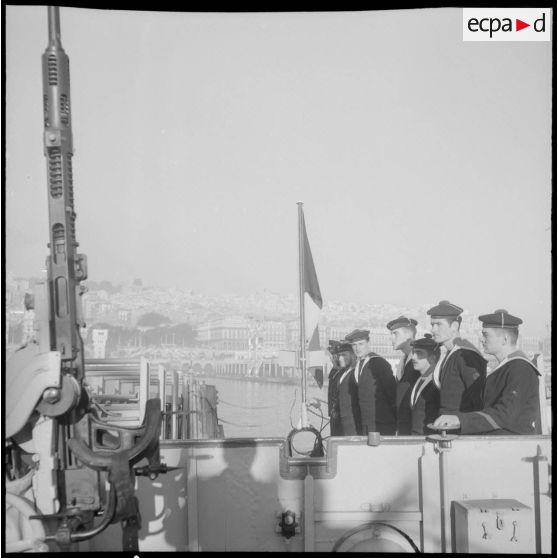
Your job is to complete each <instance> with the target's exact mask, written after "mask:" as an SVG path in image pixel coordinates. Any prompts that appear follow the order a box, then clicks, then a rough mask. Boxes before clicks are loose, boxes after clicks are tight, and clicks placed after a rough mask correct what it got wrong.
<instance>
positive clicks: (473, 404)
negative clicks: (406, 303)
mask: <svg viewBox="0 0 558 558" xmlns="http://www.w3.org/2000/svg"><path fill="white" fill-rule="evenodd" d="M461 312H463V308H460V307H459V306H456V305H455V304H451V302H448V301H447V300H442V301H441V302H440V303H439V304H437V305H436V306H434V307H433V308H430V310H428V311H427V314H428V315H429V316H430V324H431V327H432V336H433V339H434V341H436V342H437V343H438V344H440V345H441V349H442V356H441V358H440V360H439V361H438V364H437V365H436V368H435V369H434V373H433V381H434V383H435V384H436V386H437V387H438V389H439V390H440V414H453V413H455V412H458V411H461V412H468V411H478V410H479V409H481V408H482V399H481V395H482V388H483V387H484V381H485V379H486V364H487V362H486V360H485V358H484V357H483V356H482V354H481V353H480V351H479V350H478V349H477V348H476V347H475V346H474V345H473V344H472V343H471V342H469V341H467V340H466V339H462V338H461V337H460V336H459V327H460V325H461V316H460V314H461Z"/></svg>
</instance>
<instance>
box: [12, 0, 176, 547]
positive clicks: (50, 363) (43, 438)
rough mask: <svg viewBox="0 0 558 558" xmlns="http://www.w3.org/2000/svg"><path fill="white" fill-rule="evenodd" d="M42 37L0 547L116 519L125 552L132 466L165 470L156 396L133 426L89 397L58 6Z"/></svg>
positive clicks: (75, 538)
mask: <svg viewBox="0 0 558 558" xmlns="http://www.w3.org/2000/svg"><path fill="white" fill-rule="evenodd" d="M48 36H49V38H48V46H47V48H46V50H45V52H44V54H43V56H42V71H43V117H44V137H43V140H44V155H45V157H46V163H47V184H48V215H49V243H48V247H49V251H50V253H49V256H48V257H47V261H46V273H47V276H46V280H45V282H44V283H42V284H39V285H38V286H37V288H36V290H35V293H34V296H33V297H27V298H26V301H25V304H26V307H27V308H28V309H33V310H35V316H36V327H35V329H36V331H37V335H36V338H34V339H31V340H30V341H29V342H27V343H26V344H25V345H24V346H23V347H21V348H20V349H19V350H17V351H16V352H15V353H14V355H13V356H12V357H11V358H10V359H9V360H8V362H7V366H6V378H7V389H8V392H9V397H8V402H9V403H8V405H7V412H6V419H7V420H6V423H7V429H6V446H7V448H8V467H7V479H6V480H7V482H6V490H7V492H8V493H9V495H10V498H9V499H7V505H8V516H9V518H10V527H9V528H8V529H7V536H6V541H7V545H6V548H7V550H8V552H15V551H26V550H46V544H45V541H46V542H50V543H51V545H53V544H54V545H56V548H52V549H53V550H57V549H60V550H68V551H69V550H74V551H75V550H76V549H75V547H73V548H72V545H73V544H74V543H77V542H80V541H84V540H87V539H89V538H91V537H94V536H95V535H97V534H99V533H100V532H102V531H103V530H104V529H105V528H106V527H108V525H110V524H111V523H115V522H118V521H120V522H121V523H122V528H123V550H132V551H134V550H138V540H137V533H138V529H139V527H140V510H139V506H138V501H137V498H136V497H135V495H134V484H135V475H136V474H137V472H136V469H134V468H133V465H134V464H136V463H138V462H139V461H140V460H142V459H147V461H148V465H147V470H148V471H149V472H150V473H151V475H150V478H154V477H156V476H157V474H158V473H159V472H166V470H167V468H166V467H165V466H164V464H161V463H160V459H159V432H160V427H161V411H160V402H159V401H158V400H157V399H152V400H149V401H148V402H147V405H146V409H145V416H144V421H143V424H142V425H141V426H139V427H137V428H124V427H120V426H116V425H111V424H110V423H107V422H103V421H100V420H99V418H98V416H97V408H96V406H94V405H91V404H90V399H89V395H88V391H87V388H86V384H85V366H84V351H83V340H82V337H81V333H80V328H82V327H84V326H85V323H84V320H83V314H82V306H81V295H82V294H83V293H84V292H85V291H86V288H85V286H83V285H81V282H82V281H84V280H85V279H87V259H86V257H85V255H83V254H79V253H78V252H77V247H78V242H77V241H76V227H75V222H76V212H75V210H74V191H73V172H72V156H73V138H72V118H71V102H70V63H69V58H68V56H67V55H66V53H65V52H64V49H63V48H62V44H61V40H60V15H59V8H58V7H52V6H51V7H48ZM143 469H145V467H144V468H143ZM143 469H142V468H139V469H137V471H138V472H140V474H141V472H142V471H143ZM23 479H25V482H23ZM107 487H108V490H107ZM99 515H101V516H102V517H101V520H100V521H99V522H98V523H97V524H96V525H94V518H95V517H96V516H99ZM21 524H25V525H26V527H25V528H19V527H18V526H19V525H21ZM29 533H32V535H29Z"/></svg>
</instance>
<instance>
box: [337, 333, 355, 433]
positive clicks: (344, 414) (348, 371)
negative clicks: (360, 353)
mask: <svg viewBox="0 0 558 558" xmlns="http://www.w3.org/2000/svg"><path fill="white" fill-rule="evenodd" d="M337 355H338V358H339V365H340V367H341V375H340V377H339V381H338V384H337V391H338V401H339V420H340V423H341V434H339V435H340V436H358V435H359V434H360V429H359V412H358V410H359V409H358V386H357V383H356V380H355V375H354V370H355V364H356V355H355V353H354V351H353V347H352V345H351V344H350V343H347V342H341V344H340V345H339V346H338V347H337Z"/></svg>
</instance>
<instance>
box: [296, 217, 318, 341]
mask: <svg viewBox="0 0 558 558" xmlns="http://www.w3.org/2000/svg"><path fill="white" fill-rule="evenodd" d="M301 213H302V237H303V239H302V242H303V252H302V258H303V264H302V270H303V277H302V282H303V288H304V336H305V340H306V342H307V343H308V342H309V344H308V350H309V351H317V350H320V335H319V331H318V320H319V319H320V313H321V309H322V306H323V301H322V293H321V292H320V285H319V284H318V276H317V275H316V268H315V267H314V260H313V258H312V252H311V251H310V244H309V242H308V235H307V234H306V224H305V222H304V213H303V212H302V208H301Z"/></svg>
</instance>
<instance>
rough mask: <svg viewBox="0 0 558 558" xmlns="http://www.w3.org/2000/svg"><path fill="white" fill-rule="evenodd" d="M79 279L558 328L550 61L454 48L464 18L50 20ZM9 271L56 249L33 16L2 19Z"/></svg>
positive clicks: (43, 42) (523, 47) (388, 14)
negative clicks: (307, 271)
mask: <svg viewBox="0 0 558 558" xmlns="http://www.w3.org/2000/svg"><path fill="white" fill-rule="evenodd" d="M60 18H61V37H62V45H63V47H64V50H65V51H66V53H67V54H68V56H69V58H70V76H71V106H72V121H73V136H74V157H73V175H74V200H75V201H74V204H75V210H76V213H77V219H76V236H77V240H78V242H79V243H80V246H79V251H80V252H82V253H84V254H86V255H87V258H88V268H89V278H90V279H91V280H96V281H100V280H109V281H113V282H116V283H119V282H127V281H132V280H133V279H135V278H141V279H142V280H143V282H144V284H149V285H160V286H164V287H166V286H175V287H178V288H183V289H192V290H194V291H195V292H199V293H205V294H208V295H212V294H216V295H221V294H240V295H244V294H249V293H253V292H255V291H262V290H264V289H265V290H268V291H272V292H278V293H281V294H285V295H287V294H291V295H292V294H296V293H297V292H298V275H297V274H298V251H297V250H298V240H297V205H296V204H297V202H299V201H302V202H303V203H304V206H303V207H304V214H305V220H306V229H307V231H308V238H309V242H310V246H311V250H312V254H313V259H314V263H315V266H316V270H317V275H318V280H319V283H320V288H321V292H322V296H323V299H324V301H325V302H327V301H328V300H341V301H355V302H358V301H362V302H366V303H372V304H382V303H391V304H401V305H408V306H413V307H416V306H420V305H423V304H432V305H434V304H436V303H437V302H438V301H440V300H443V299H447V300H450V301H451V302H453V303H455V304H458V305H459V306H462V307H463V308H465V309H466V310H467V311H469V312H471V313H473V314H474V313H478V314H484V313H488V312H492V311H494V310H495V309H497V308H505V309H507V310H508V311H509V312H511V313H512V314H514V315H516V316H519V317H521V318H522V319H523V320H524V331H525V333H527V332H529V333H530V334H533V335H542V334H544V333H545V332H546V331H547V330H546V327H547V325H549V324H550V322H551V304H552V301H551V289H552V258H551V249H552V223H551V204H552V179H551V168H552V151H551V132H552V118H551V109H552V47H551V43H550V42H492V43H489V42H464V41H463V39H462V9H460V8H434V9H411V10H388V11H364V12H363V11H357V12H306V13H304V12H300V13H279V12H277V13H194V12H192V13H188V12H136V11H118V10H93V9H80V8H64V7H63V8H61V9H60ZM5 41H6V82H5V83H6V97H5V100H6V106H5V130H6V145H5V157H6V169H5V176H6V180H5V198H4V200H5V207H4V215H3V218H4V225H5V254H4V257H5V269H6V270H7V271H9V272H12V273H14V274H15V275H17V276H24V277H25V276H38V275H39V274H40V270H41V269H42V268H43V267H44V262H45V258H46V256H47V255H48V249H47V242H48V205H47V187H46V164H45V159H44V155H43V144H42V141H43V119H42V100H41V99H42V77H41V76H42V74H41V72H42V70H41V56H42V53H43V52H44V50H45V48H46V46H47V43H48V26H47V8H46V7H45V6H6V18H5Z"/></svg>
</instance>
